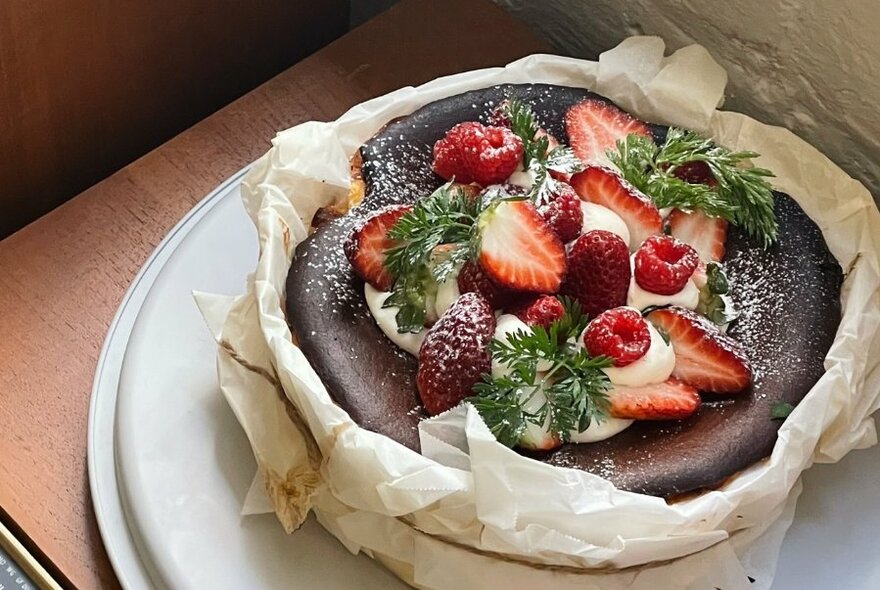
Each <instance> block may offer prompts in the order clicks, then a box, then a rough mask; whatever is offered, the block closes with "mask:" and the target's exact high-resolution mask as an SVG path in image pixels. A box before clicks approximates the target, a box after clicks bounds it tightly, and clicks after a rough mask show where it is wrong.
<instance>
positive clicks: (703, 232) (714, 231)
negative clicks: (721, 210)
mask: <svg viewBox="0 0 880 590" xmlns="http://www.w3.org/2000/svg"><path fill="white" fill-rule="evenodd" d="M666 221H667V223H669V230H670V232H671V233H672V236H673V237H675V238H678V239H679V240H681V241H682V242H685V243H686V244H690V245H691V247H693V249H694V250H696V251H697V254H699V255H700V260H702V261H703V262H712V261H714V262H720V261H721V260H722V259H723V258H724V244H725V242H727V220H726V219H721V218H720V217H709V216H708V215H706V214H705V213H703V212H702V211H693V212H691V213H685V212H684V211H681V210H679V209H674V210H673V211H672V213H670V214H669V217H668V218H667V220H666Z"/></svg>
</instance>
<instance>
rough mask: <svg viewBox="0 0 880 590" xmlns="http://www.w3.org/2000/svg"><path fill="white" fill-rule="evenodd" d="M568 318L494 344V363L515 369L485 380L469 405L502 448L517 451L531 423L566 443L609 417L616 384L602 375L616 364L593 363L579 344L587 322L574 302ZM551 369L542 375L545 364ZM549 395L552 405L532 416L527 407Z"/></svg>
mask: <svg viewBox="0 0 880 590" xmlns="http://www.w3.org/2000/svg"><path fill="white" fill-rule="evenodd" d="M563 305H564V306H565V309H566V312H565V314H564V315H563V316H562V318H560V319H558V320H556V321H555V322H553V323H552V324H551V325H550V328H549V330H548V329H544V328H543V327H542V326H532V327H531V328H530V329H529V330H528V331H522V330H520V331H517V332H514V333H513V334H510V335H508V336H507V337H506V339H504V340H493V341H492V344H491V345H490V350H491V351H492V354H493V358H494V359H495V360H496V361H498V362H500V363H503V364H506V365H507V366H508V367H509V368H510V372H509V374H506V375H502V376H500V377H493V376H491V375H484V376H483V381H481V382H480V383H478V384H477V385H475V386H474V393H475V396H474V397H471V398H469V399H468V401H470V402H471V403H472V404H473V405H474V407H475V408H477V410H478V411H479V412H480V415H481V416H482V417H483V420H484V421H485V422H486V424H487V425H488V426H489V428H490V430H492V432H493V434H495V436H496V438H497V439H498V440H499V442H502V443H503V444H506V445H508V446H513V445H515V444H516V443H517V442H519V439H520V438H521V437H522V433H523V432H524V430H525V427H526V423H528V422H531V423H533V424H537V425H545V424H546V425H547V426H548V428H549V430H550V431H551V432H553V433H555V434H556V435H558V436H559V437H560V438H561V439H562V440H566V441H567V440H568V439H569V437H570V436H571V432H572V431H577V432H582V431H584V430H586V429H587V428H588V427H589V426H590V424H591V423H592V422H593V421H601V420H603V419H604V418H605V417H607V416H608V409H609V402H608V390H609V389H610V388H611V383H610V381H609V380H608V377H607V376H606V375H605V373H604V372H603V371H602V369H603V368H605V367H609V366H611V364H612V361H611V359H609V358H607V357H591V356H590V355H589V353H588V352H587V351H586V350H585V349H584V348H582V347H579V346H577V345H576V344H575V342H576V340H577V338H578V336H580V334H581V332H583V330H584V328H585V326H586V323H587V318H586V315H585V314H584V313H583V311H582V310H581V308H580V305H578V304H577V302H575V301H574V300H571V299H565V300H563ZM542 361H546V362H549V364H550V369H549V370H548V371H547V372H546V373H543V374H539V373H538V372H537V366H538V363H539V362H542ZM537 391H541V392H543V394H544V396H545V397H546V400H547V401H546V402H545V403H544V404H543V405H542V406H541V408H540V409H539V410H538V411H535V412H527V411H526V410H525V406H526V403H527V402H528V401H530V400H531V399H532V397H533V396H534V395H537V393H536V392H537Z"/></svg>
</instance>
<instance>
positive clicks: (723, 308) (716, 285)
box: [695, 262, 739, 326]
mask: <svg viewBox="0 0 880 590" xmlns="http://www.w3.org/2000/svg"><path fill="white" fill-rule="evenodd" d="M729 291H730V282H729V281H728V280H727V275H726V274H725V273H724V268H723V267H722V266H721V265H720V264H719V263H717V262H710V263H709V264H708V265H706V284H705V285H703V287H702V288H701V289H700V300H699V303H698V304H697V308H696V310H695V311H696V312H697V313H699V314H702V315H704V316H706V317H707V318H709V320H711V321H712V322H714V323H715V324H718V325H719V326H723V325H726V324H729V323H730V322H732V321H733V320H735V319H736V318H737V317H739V312H738V311H737V310H736V309H735V308H734V306H733V300H732V299H731V298H730V296H729V295H728V292H729Z"/></svg>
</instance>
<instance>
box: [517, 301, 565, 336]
mask: <svg viewBox="0 0 880 590" xmlns="http://www.w3.org/2000/svg"><path fill="white" fill-rule="evenodd" d="M508 311H509V312H510V313H512V314H513V315H515V316H516V317H518V318H519V319H521V320H522V321H524V322H525V323H526V324H528V325H530V326H542V327H544V328H545V329H549V328H550V324H552V323H553V322H555V321H556V320H558V319H560V318H561V317H562V316H563V315H565V307H564V306H563V305H562V302H561V301H559V299H557V298H556V297H554V296H553V295H539V296H538V297H530V298H528V299H526V300H525V301H522V302H520V303H519V304H518V305H516V306H515V307H512V308H511V309H509V310H508Z"/></svg>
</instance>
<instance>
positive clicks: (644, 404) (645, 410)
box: [608, 379, 700, 420]
mask: <svg viewBox="0 0 880 590" xmlns="http://www.w3.org/2000/svg"><path fill="white" fill-rule="evenodd" d="M608 399H609V401H610V402H611V410H610V414H611V415H612V416H613V417H615V418H626V419H629V420H682V419H684V418H687V417H688V416H690V415H691V414H693V413H694V412H696V411H697V409H699V407H700V394H699V393H697V390H696V389H694V388H693V387H691V386H690V385H688V384H686V383H682V382H681V381H678V380H677V379H668V380H667V381H664V382H663V383H654V384H653V385H640V386H638V387H625V386H622V385H615V386H614V388H613V389H612V390H611V391H610V392H608Z"/></svg>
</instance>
